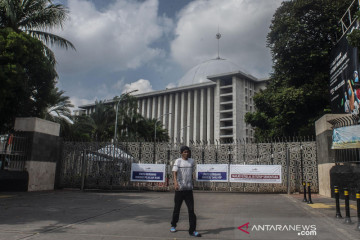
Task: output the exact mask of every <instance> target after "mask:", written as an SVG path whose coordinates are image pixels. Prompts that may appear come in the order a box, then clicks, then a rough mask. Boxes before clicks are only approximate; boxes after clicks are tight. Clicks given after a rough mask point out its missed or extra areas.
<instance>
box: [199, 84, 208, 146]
mask: <svg viewBox="0 0 360 240" xmlns="http://www.w3.org/2000/svg"><path fill="white" fill-rule="evenodd" d="M200 93H201V95H200V140H201V141H206V139H207V138H206V130H207V127H206V116H207V115H206V113H207V105H206V100H207V99H206V89H205V88H202V89H201V90H200Z"/></svg>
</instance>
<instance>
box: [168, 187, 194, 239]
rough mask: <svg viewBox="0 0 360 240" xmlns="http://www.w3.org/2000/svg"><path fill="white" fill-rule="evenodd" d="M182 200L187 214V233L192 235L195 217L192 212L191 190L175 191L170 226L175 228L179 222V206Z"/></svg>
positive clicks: (192, 197)
mask: <svg viewBox="0 0 360 240" xmlns="http://www.w3.org/2000/svg"><path fill="white" fill-rule="evenodd" d="M184 200H185V203H186V206H187V209H188V213H189V225H190V228H189V233H190V234H192V233H193V232H194V231H195V230H196V215H195V212H194V196H193V191H192V190H185V191H175V206H174V212H173V217H172V221H171V226H173V227H176V224H177V222H178V221H179V216H180V208H181V204H182V202H183V201H184Z"/></svg>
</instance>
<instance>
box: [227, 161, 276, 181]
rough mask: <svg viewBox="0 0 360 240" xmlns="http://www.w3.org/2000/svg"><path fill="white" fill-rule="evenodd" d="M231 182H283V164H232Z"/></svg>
mask: <svg viewBox="0 0 360 240" xmlns="http://www.w3.org/2000/svg"><path fill="white" fill-rule="evenodd" d="M230 182H243V183H281V165H230Z"/></svg>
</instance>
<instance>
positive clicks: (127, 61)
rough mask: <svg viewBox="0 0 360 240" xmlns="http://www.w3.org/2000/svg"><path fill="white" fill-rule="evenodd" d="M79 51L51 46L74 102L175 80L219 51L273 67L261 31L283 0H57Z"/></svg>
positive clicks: (265, 69)
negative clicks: (67, 16) (65, 7)
mask: <svg viewBox="0 0 360 240" xmlns="http://www.w3.org/2000/svg"><path fill="white" fill-rule="evenodd" d="M54 2H61V3H63V4H64V5H65V6H67V7H68V8H69V10H70V14H69V19H68V20H67V21H66V23H65V25H64V28H63V29H62V30H60V29H59V30H54V32H55V33H56V34H58V35H60V36H62V37H64V38H66V39H68V40H69V41H71V42H72V43H73V44H74V45H75V47H76V49H77V50H76V51H73V50H71V49H69V50H67V51H66V50H64V49H59V48H57V47H52V49H53V50H54V52H55V55H56V59H57V72H58V74H59V79H58V87H59V88H60V89H62V90H65V91H66V93H65V95H67V96H70V98H71V100H72V102H73V104H74V105H75V106H78V105H82V104H88V103H93V102H94V101H95V100H96V99H98V100H103V99H111V98H113V97H114V96H116V95H120V94H122V93H123V92H125V91H130V90H132V89H138V90H139V91H138V93H143V92H147V91H152V90H162V89H165V88H168V87H174V86H177V84H178V80H179V79H180V78H181V77H182V76H183V75H184V74H185V73H186V72H187V71H188V70H189V69H190V68H192V67H193V66H195V65H197V64H200V63H201V62H204V61H206V60H209V59H212V58H215V57H217V40H216V38H215V35H216V33H217V31H218V27H219V29H220V33H221V34H222V37H221V40H220V56H221V57H222V58H225V59H229V60H231V61H232V62H234V63H236V64H237V65H239V67H240V68H241V69H243V70H244V71H246V72H247V73H249V74H251V75H253V76H255V77H258V78H264V77H267V76H268V75H269V73H270V72H271V65H272V62H271V56H270V51H269V49H268V48H267V47H266V35H267V33H268V32H269V26H270V22H271V19H272V16H273V14H274V12H275V10H276V9H277V8H278V7H279V6H280V4H281V2H282V1H280V0H57V1H54Z"/></svg>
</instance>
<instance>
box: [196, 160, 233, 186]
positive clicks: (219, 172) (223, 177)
mask: <svg viewBox="0 0 360 240" xmlns="http://www.w3.org/2000/svg"><path fill="white" fill-rule="evenodd" d="M228 176H229V165H228V164H197V165H196V181H199V182H227V181H228V178H229V177H228Z"/></svg>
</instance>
